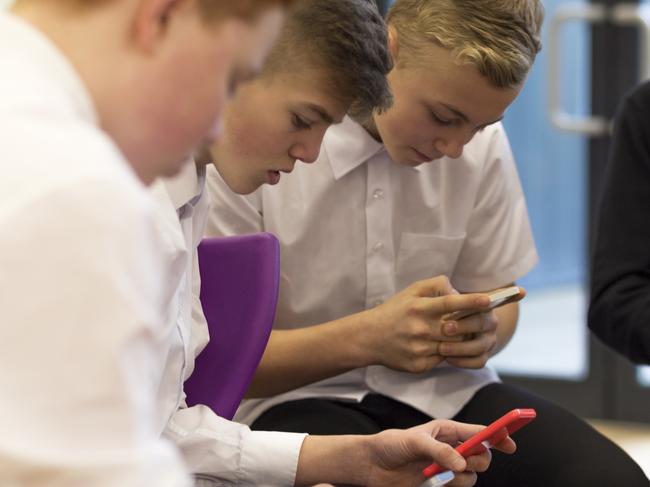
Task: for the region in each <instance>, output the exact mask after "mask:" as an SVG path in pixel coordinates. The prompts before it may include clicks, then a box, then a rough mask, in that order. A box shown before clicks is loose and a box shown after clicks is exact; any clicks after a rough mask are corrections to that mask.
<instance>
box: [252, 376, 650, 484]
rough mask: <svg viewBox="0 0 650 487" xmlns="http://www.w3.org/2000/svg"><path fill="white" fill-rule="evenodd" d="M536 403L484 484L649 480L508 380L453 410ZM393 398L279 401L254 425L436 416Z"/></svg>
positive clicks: (485, 414)
mask: <svg viewBox="0 0 650 487" xmlns="http://www.w3.org/2000/svg"><path fill="white" fill-rule="evenodd" d="M528 407H531V408H534V409H536V410H537V419H535V421H533V422H532V423H530V424H528V425H527V426H526V427H525V428H523V429H522V430H520V431H518V432H516V433H515V434H514V435H513V439H514V440H515V441H516V443H517V452H515V453H514V454H513V455H505V454H502V453H500V452H496V451H493V454H492V455H493V456H492V464H491V466H490V469H489V470H488V471H487V472H485V473H483V474H480V475H479V477H478V482H477V484H476V485H477V486H480V487H488V486H489V487H497V486H499V487H505V486H513V487H553V486H556V487H610V486H611V487H641V486H643V487H648V486H650V481H649V480H648V478H647V477H646V476H645V475H644V473H643V471H642V470H641V469H640V467H639V466H638V465H637V464H636V463H635V462H634V460H632V459H631V458H630V457H629V456H628V455H627V454H626V453H625V452H624V451H623V450H621V448H619V447H618V446H617V445H616V444H615V443H613V442H611V441H610V440H608V439H607V438H605V437H604V436H603V435H601V434H600V433H598V432H597V431H596V430H594V429H593V428H592V427H591V426H589V425H588V424H587V423H585V422H584V421H582V420H581V419H579V418H577V417H576V416H574V415H573V414H571V413H569V412H568V411H566V410H564V409H563V408H561V407H559V406H557V405H555V404H553V403H551V402H549V401H546V400H544V399H542V398H540V397H538V396H535V395H534V394H531V393H529V392H526V391H524V390H522V389H519V388H517V387H513V386H510V385H507V384H500V383H496V384H490V385H488V386H486V387H484V388H483V389H481V390H480V391H478V392H477V393H476V394H475V396H474V397H473V398H472V400H471V401H470V402H469V403H467V404H466V405H465V407H464V408H463V409H462V410H461V411H460V413H458V415H457V416H456V417H455V418H453V419H454V420H456V421H460V422H464V423H477V424H486V425H487V424H489V423H491V422H492V421H494V420H495V419H497V418H498V417H500V416H501V415H503V414H505V413H507V412H508V411H510V410H511V409H514V408H528ZM431 419H432V418H431V417H429V416H427V415H426V414H424V413H422V412H420V411H418V410H416V409H414V408H412V407H410V406H408V405H406V404H403V403H401V402H399V401H395V400H394V399H390V398H388V397H385V396H381V395H378V394H370V395H368V396H366V397H365V398H364V400H363V401H362V402H361V403H352V402H344V401H333V400H328V399H303V400H299V401H290V402H287V403H283V404H279V405H277V406H275V407H273V408H271V409H269V410H268V411H266V412H265V413H264V414H262V415H261V416H260V417H259V418H258V419H257V421H255V423H254V424H253V425H252V428H253V429H255V430H266V431H291V432H302V433H310V434H314V435H336V434H373V433H378V432H379V431H382V430H384V429H389V428H399V429H404V428H410V427H412V426H416V425H418V424H422V423H425V422H427V421H430V420H431Z"/></svg>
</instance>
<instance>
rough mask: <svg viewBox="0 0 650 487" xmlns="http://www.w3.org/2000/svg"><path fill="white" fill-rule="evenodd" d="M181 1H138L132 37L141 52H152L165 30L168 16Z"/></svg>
mask: <svg viewBox="0 0 650 487" xmlns="http://www.w3.org/2000/svg"><path fill="white" fill-rule="evenodd" d="M181 1H182V0H140V1H139V5H138V8H137V10H136V12H135V18H134V22H133V37H134V40H135V43H136V45H137V46H138V47H139V48H140V49H142V50H143V51H145V52H147V53H150V52H152V51H153V50H154V49H155V47H156V45H157V44H158V42H159V41H160V39H161V38H162V37H164V35H165V32H166V30H167V24H168V22H169V17H170V15H172V14H173V10H174V9H175V8H176V7H177V6H178V4H179V3H180V2H181Z"/></svg>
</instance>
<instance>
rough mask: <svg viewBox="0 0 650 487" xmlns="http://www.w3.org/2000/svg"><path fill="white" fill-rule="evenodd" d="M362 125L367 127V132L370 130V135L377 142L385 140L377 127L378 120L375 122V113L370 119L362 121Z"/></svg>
mask: <svg viewBox="0 0 650 487" xmlns="http://www.w3.org/2000/svg"><path fill="white" fill-rule="evenodd" d="M361 126H362V127H363V128H364V129H366V132H368V133H369V134H370V136H371V137H372V138H373V139H375V140H376V141H377V142H383V141H382V140H381V135H379V130H378V129H377V122H375V115H374V114H373V115H372V116H371V117H369V118H368V120H366V121H365V122H364V123H362V124H361Z"/></svg>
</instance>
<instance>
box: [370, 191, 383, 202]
mask: <svg viewBox="0 0 650 487" xmlns="http://www.w3.org/2000/svg"><path fill="white" fill-rule="evenodd" d="M372 197H373V198H374V199H376V200H378V199H381V198H383V197H384V190H383V189H376V190H375V192H374V193H372Z"/></svg>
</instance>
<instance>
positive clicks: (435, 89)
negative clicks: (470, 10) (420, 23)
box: [393, 46, 520, 123]
mask: <svg viewBox="0 0 650 487" xmlns="http://www.w3.org/2000/svg"><path fill="white" fill-rule="evenodd" d="M427 51H429V52H428V53H427V55H426V56H424V55H423V56H421V57H420V59H419V60H418V61H417V62H415V63H413V64H406V65H404V66H400V67H398V68H396V69H395V73H394V78H395V79H396V81H397V82H396V83H394V84H393V88H394V91H395V93H394V95H395V97H396V98H399V97H403V96H413V97H416V98H417V99H418V100H421V101H422V102H423V103H426V104H427V105H430V106H434V107H435V106H437V105H441V104H443V105H449V106H452V107H454V108H456V109H458V110H460V111H462V112H463V113H465V114H466V115H468V116H469V118H470V119H471V121H473V122H476V123H482V122H485V121H489V120H493V119H496V118H498V117H500V116H501V115H502V114H503V112H504V111H505V109H506V108H507V107H508V105H510V104H511V103H512V101H513V100H514V99H515V98H516V96H517V95H518V93H519V90H520V88H519V87H518V88H498V87H495V86H493V85H492V84H491V83H490V81H489V80H488V79H487V78H486V77H485V76H483V75H482V74H481V73H480V72H479V71H478V69H477V67H476V66H474V65H473V64H469V63H459V62H458V61H456V59H455V57H454V56H453V55H452V53H451V52H450V51H448V50H446V49H443V48H441V47H437V46H431V48H427Z"/></svg>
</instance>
